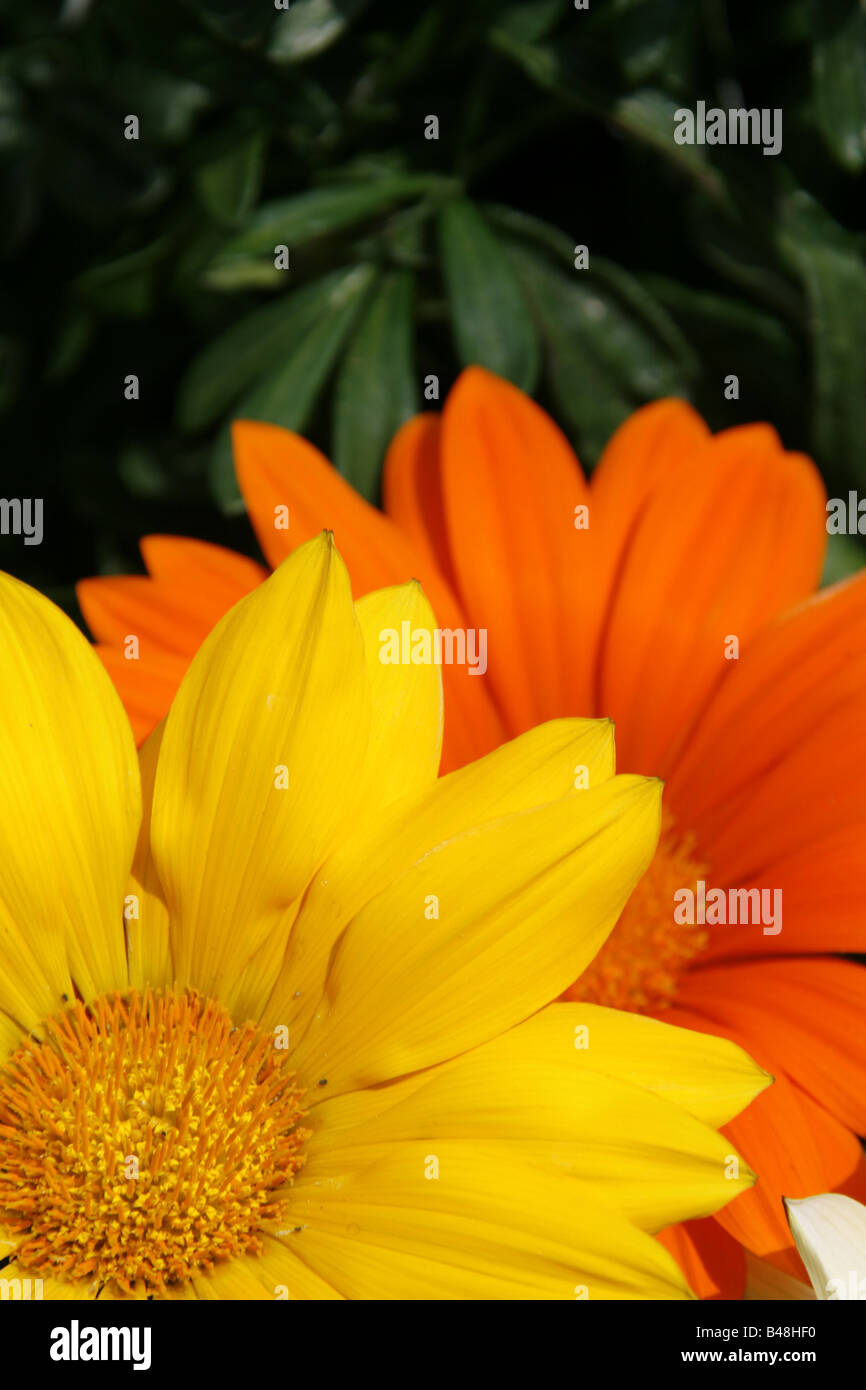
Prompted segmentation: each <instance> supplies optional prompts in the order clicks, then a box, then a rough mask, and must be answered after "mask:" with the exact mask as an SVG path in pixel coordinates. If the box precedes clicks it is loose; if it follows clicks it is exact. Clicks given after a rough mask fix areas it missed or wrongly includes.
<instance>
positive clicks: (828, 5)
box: [812, 0, 866, 174]
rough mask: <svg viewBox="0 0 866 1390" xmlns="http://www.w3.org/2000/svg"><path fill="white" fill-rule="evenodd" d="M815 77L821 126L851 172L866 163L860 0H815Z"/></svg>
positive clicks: (865, 41) (865, 17)
mask: <svg viewBox="0 0 866 1390" xmlns="http://www.w3.org/2000/svg"><path fill="white" fill-rule="evenodd" d="M812 22H813V25H814V34H815V38H814V46H813V49H812V81H813V86H814V93H815V110H816V114H817V118H818V125H819V127H820V130H821V134H822V135H823V137H824V139H825V141H826V142H827V147H828V149H829V150H830V152H831V154H832V155H833V157H834V159H835V160H836V161H837V162H838V163H839V164H841V165H843V166H844V168H846V169H849V170H850V171H851V173H853V174H858V173H859V172H860V170H861V169H862V168H863V166H864V164H866V10H864V9H863V6H862V5H861V4H858V3H857V0H814V3H813V5H812Z"/></svg>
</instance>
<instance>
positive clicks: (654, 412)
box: [580, 398, 710, 714]
mask: <svg viewBox="0 0 866 1390" xmlns="http://www.w3.org/2000/svg"><path fill="white" fill-rule="evenodd" d="M709 438H710V431H709V430H708V428H707V426H706V425H705V424H704V422H703V420H702V419H701V417H700V415H698V413H697V411H696V410H693V409H692V407H691V406H690V405H687V404H686V402H685V401H681V400H677V399H674V398H667V399H664V400H660V401H653V402H652V403H651V404H650V405H644V406H641V407H640V409H639V410H636V411H635V412H634V414H633V415H630V416H629V417H628V419H627V420H625V421H624V422H623V424H622V425H620V427H619V429H618V430H616V432H615V433H614V434H613V435H612V436H611V438H610V441H609V442H608V444H607V446H606V448H605V450H604V453H603V454H602V456H601V458H600V459H599V462H598V465H597V467H596V469H595V471H594V472H593V475H592V479H591V481H590V526H589V530H588V531H587V532H584V533H583V536H582V540H581V547H582V549H584V550H585V552H586V554H585V557H584V558H582V570H583V575H584V579H583V585H584V588H585V590H586V593H585V595H584V598H583V603H582V621H581V628H580V647H581V650H582V651H583V652H584V654H585V662H586V687H585V690H584V692H583V706H584V708H585V711H586V712H587V713H595V714H599V713H601V709H600V707H599V705H598V698H599V695H600V691H599V688H598V684H599V681H598V671H597V660H598V651H599V647H600V644H601V642H602V639H603V635H604V627H605V624H606V622H607V620H608V617H609V615H610V609H611V604H612V601H613V598H614V595H615V593H616V590H617V586H618V583H619V578H620V571H621V569H622V567H623V565H624V562H625V557H626V555H627V553H628V547H629V545H630V544H631V542H632V539H633V537H634V535H635V533H636V531H637V529H638V527H639V525H640V520H641V516H642V513H643V511H644V509H645V507H646V506H647V504H648V503H649V501H650V498H651V497H652V496H653V494H654V493H655V492H656V491H657V490H658V489H659V488H660V487H662V486H663V485H664V484H665V482H666V480H667V479H669V478H670V477H671V476H673V475H675V474H676V472H677V470H678V468H680V467H681V465H682V460H683V459H684V458H689V457H691V456H692V455H693V454H694V453H695V452H696V451H697V449H698V448H699V446H701V445H703V444H704V443H705V442H706V441H707V440H708V439H709Z"/></svg>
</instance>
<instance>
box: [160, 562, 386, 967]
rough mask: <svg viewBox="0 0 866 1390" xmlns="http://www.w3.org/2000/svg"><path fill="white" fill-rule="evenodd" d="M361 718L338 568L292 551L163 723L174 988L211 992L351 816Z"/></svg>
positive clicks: (229, 624)
mask: <svg viewBox="0 0 866 1390" xmlns="http://www.w3.org/2000/svg"><path fill="white" fill-rule="evenodd" d="M369 717H370V710H369V704H368V692H367V684H366V677H365V672H364V655H363V646H362V641H361V636H360V632H359V630H358V624H357V621H356V619H355V611H354V607H353V604H352V598H351V592H350V589H349V578H348V575H347V573H346V568H345V565H344V564H343V562H342V560H341V559H340V557H339V555H338V554H337V552H336V550H335V548H334V545H333V541H332V540H331V538H330V537H322V538H319V539H318V540H315V541H310V542H309V543H308V544H307V545H304V546H301V547H300V548H299V549H298V550H296V551H295V552H294V554H293V555H291V556H290V557H289V559H287V560H286V561H285V562H284V564H283V565H281V566H280V568H279V569H278V570H277V571H275V573H274V574H273V575H272V576H271V577H270V579H268V580H267V581H266V582H265V583H264V584H262V585H261V586H260V587H259V588H258V589H256V590H255V592H254V593H252V594H250V595H249V596H248V597H247V598H245V599H242V600H241V602H240V603H239V604H237V605H236V606H235V607H234V608H233V609H232V610H231V611H230V612H229V613H227V614H226V616H225V617H224V618H223V619H222V620H221V621H220V622H219V623H218V625H217V626H216V627H215V628H214V630H213V632H212V633H211V634H210V635H209V637H208V638H207V639H206V641H205V642H204V644H203V645H202V647H201V648H200V650H199V652H198V654H197V655H196V657H195V659H194V661H193V663H192V665H191V666H190V668H189V671H188V672H187V675H186V676H185V678H184V680H183V683H182V685H181V687H180V690H179V691H178V694H177V697H176V699H175V702H174V704H173V706H172V708H171V710H170V712H169V715H168V718H167V719H166V725H165V732H164V735H163V741H162V749H161V752H160V757H159V763H158V766H157V772H156V786H155V792H154V804H153V819H152V830H151V845H152V852H153V857H154V861H155V863H156V867H157V871H158V873H159V878H160V881H161V883H162V885H163V888H164V890H165V900H166V903H167V905H168V909H169V912H170V914H171V919H172V950H173V955H174V967H175V973H176V978H177V980H178V982H179V983H180V984H184V985H185V984H192V985H195V986H197V987H198V988H200V989H201V990H203V991H204V992H205V993H208V994H219V993H220V991H221V989H223V987H225V986H227V985H228V983H229V982H231V981H232V980H233V979H234V977H235V976H236V975H237V973H238V972H239V971H240V970H242V969H243V967H244V966H245V965H246V964H247V963H248V962H249V960H250V959H251V957H252V956H253V954H254V953H255V952H256V951H257V950H258V949H259V947H260V946H261V945H262V944H263V943H264V941H265V940H266V939H267V937H268V935H269V933H270V932H271V931H272V930H273V929H274V928H276V927H277V926H278V924H279V922H280V920H281V918H282V916H283V914H285V913H286V912H287V911H288V909H289V908H290V907H291V905H292V904H293V902H294V901H295V900H296V899H297V898H298V897H299V896H300V895H301V893H303V891H304V889H305V888H306V886H307V883H308V882H309V879H310V877H311V875H312V874H313V873H314V871H315V870H316V868H317V866H318V865H319V864H320V863H321V861H322V860H323V859H324V858H325V856H326V855H327V854H328V852H329V850H330V849H331V848H332V846H333V844H334V842H335V840H336V839H337V837H338V836H339V834H340V831H341V828H342V825H343V822H344V821H345V820H346V818H347V816H349V815H351V814H352V812H353V810H354V800H353V789H354V787H355V786H356V784H357V781H358V778H359V775H360V771H361V768H362V766H363V762H364V756H365V752H366V745H367V735H368V728H369Z"/></svg>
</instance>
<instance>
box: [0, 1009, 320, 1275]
mask: <svg viewBox="0 0 866 1390" xmlns="http://www.w3.org/2000/svg"><path fill="white" fill-rule="evenodd" d="M43 1030H44V1036H43V1037H42V1038H41V1039H39V1038H35V1037H33V1038H30V1039H28V1041H27V1042H25V1043H24V1044H23V1045H22V1046H21V1047H19V1048H18V1049H17V1051H16V1052H14V1053H13V1054H12V1056H11V1057H10V1058H9V1059H8V1061H7V1062H6V1064H5V1066H4V1067H3V1068H2V1069H0V1226H5V1227H6V1228H7V1229H11V1231H12V1232H13V1233H14V1234H15V1236H16V1237H17V1238H18V1242H19V1243H18V1245H17V1248H16V1251H15V1257H14V1258H15V1260H16V1261H17V1262H18V1263H19V1264H20V1265H21V1266H22V1269H23V1270H24V1271H26V1272H27V1273H28V1274H35V1275H37V1276H43V1277H48V1278H53V1279H60V1280H63V1281H86V1282H87V1284H88V1285H89V1289H88V1292H90V1293H94V1292H97V1291H99V1290H101V1289H102V1288H103V1287H105V1286H109V1289H110V1291H111V1292H116V1291H118V1290H119V1291H120V1292H121V1293H126V1294H131V1293H136V1294H139V1295H140V1296H141V1295H143V1296H151V1295H154V1294H155V1295H157V1296H159V1295H164V1294H165V1293H167V1292H168V1291H169V1289H170V1288H171V1287H172V1286H177V1285H178V1284H181V1283H182V1282H183V1281H185V1280H188V1279H190V1278H192V1276H193V1275H196V1274H198V1273H201V1272H207V1271H209V1270H210V1269H212V1268H213V1266H214V1265H215V1264H216V1263H217V1262H218V1261H220V1260H228V1259H231V1258H233V1257H234V1256H238V1255H242V1254H257V1253H259V1252H260V1250H261V1248H262V1225H263V1223H264V1222H270V1221H273V1220H279V1219H280V1217H281V1215H282V1210H283V1206H284V1198H285V1195H286V1191H287V1188H288V1186H289V1185H290V1184H291V1182H292V1179H293V1177H294V1175H295V1173H296V1172H297V1171H298V1169H299V1168H300V1167H301V1165H302V1164H303V1162H304V1155H303V1153H302V1146H303V1143H304V1141H305V1140H306V1139H307V1138H308V1137H309V1131H307V1130H304V1129H300V1128H299V1127H298V1121H299V1120H300V1119H301V1117H302V1115H303V1113H304V1112H303V1111H302V1109H301V1107H300V1101H301V1097H302V1095H303V1092H302V1091H301V1090H300V1089H299V1088H298V1086H297V1085H296V1084H295V1078H294V1073H293V1072H291V1071H290V1070H289V1069H288V1067H287V1054H286V1052H285V1051H281V1050H279V1049H278V1048H277V1046H276V1040H275V1037H274V1036H273V1035H271V1034H265V1033H261V1032H260V1031H259V1030H258V1029H257V1028H256V1026H255V1025H254V1024H252V1023H245V1024H243V1025H242V1026H240V1027H235V1026H234V1025H233V1024H232V1021H231V1018H230V1017H229V1015H228V1013H227V1012H226V1010H225V1008H224V1007H223V1006H222V1004H218V1003H215V1002H214V1000H212V999H203V998H202V997H201V996H200V995H198V994H196V993H195V992H193V991H185V992H177V993H175V992H174V991H172V990H165V991H153V990H150V989H147V990H144V991H142V992H141V993H139V992H138V991H137V990H132V991H131V992H130V993H129V994H126V995H123V996H121V995H119V994H115V995H105V996H103V997H101V998H99V999H97V1000H95V1001H94V1002H93V1003H92V1004H90V1005H88V1006H86V1007H85V1006H84V1005H83V1004H81V1003H80V1002H76V1003H75V1004H74V1005H72V1006H71V1007H70V1008H69V1009H67V1010H66V1011H65V1012H64V1013H63V1014H62V1015H60V1016H59V1017H56V1018H51V1019H48V1020H47V1022H46V1023H45V1024H44V1025H43Z"/></svg>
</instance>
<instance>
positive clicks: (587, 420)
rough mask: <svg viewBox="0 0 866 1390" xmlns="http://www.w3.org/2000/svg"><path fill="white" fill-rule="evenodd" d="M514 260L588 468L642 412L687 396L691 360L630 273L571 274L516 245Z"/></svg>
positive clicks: (604, 267) (606, 268)
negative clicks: (661, 399)
mask: <svg viewBox="0 0 866 1390" xmlns="http://www.w3.org/2000/svg"><path fill="white" fill-rule="evenodd" d="M509 256H510V257H511V258H512V260H513V263H514V265H515V266H516V268H517V271H518V274H519V276H520V280H521V283H522V285H523V288H524V291H525V293H526V295H527V298H528V299H529V300H530V302H531V304H532V306H533V309H534V311H535V313H536V315H537V318H538V321H539V324H540V327H541V332H542V336H543V338H544V341H545V345H546V347H547V359H546V360H547V372H548V377H549V380H550V385H551V388H552V390H553V394H554V397H555V400H556V404H557V406H558V408H559V411H560V412H561V414H562V417H563V419H564V420H565V422H566V423H567V425H568V427H569V430H570V432H571V434H572V436H573V438H574V439H575V441H576V443H577V444H578V446H579V447H580V449H581V452H582V454H583V455H584V456H585V457H584V462H585V463H587V464H592V463H594V462H595V461H596V459H597V458H598V455H599V454H600V453H601V450H602V448H603V447H604V445H605V444H606V443H607V440H608V439H609V438H610V436H611V434H612V433H613V431H614V430H615V429H616V428H617V426H618V425H620V424H621V423H622V421H623V420H624V419H625V417H626V416H627V415H629V414H630V413H631V411H632V410H634V409H635V408H636V407H637V406H638V405H640V404H642V403H643V402H644V401H646V400H650V399H652V398H654V397H656V396H663V395H685V394H687V392H688V388H689V379H690V371H689V362H690V360H691V359H690V357H689V354H688V353H687V352H686V354H685V357H684V356H683V354H682V352H681V351H674V350H673V345H674V344H679V341H680V340H679V335H678V334H677V333H676V330H675V329H674V336H673V338H671V337H670V332H669V328H670V325H669V324H666V329H665V332H664V333H663V334H660V333H659V315H660V314H662V315H663V311H662V310H661V309H660V308H659V307H658V305H655V307H654V309H653V311H652V313H650V314H648V313H647V312H646V303H647V298H649V296H647V294H646V291H644V290H643V289H642V287H638V291H639V292H638V291H636V290H635V283H636V282H633V281H632V280H631V277H630V276H627V275H626V273H625V272H624V271H621V270H620V269H619V268H618V267H611V266H610V265H609V263H602V270H601V273H599V271H593V270H587V271H572V272H571V274H570V275H568V274H564V273H563V272H562V271H560V270H559V269H557V268H556V267H554V266H552V265H551V264H550V262H549V261H548V260H547V259H546V257H544V256H540V255H538V254H536V252H534V251H530V250H527V249H526V248H525V247H523V246H518V245H516V244H514V245H512V246H509ZM596 261H597V258H596ZM590 264H591V265H592V262H590ZM629 282H631V283H629ZM626 287H627V289H626ZM624 289H626V292H625V293H624V292H623V291H624ZM665 317H666V316H665Z"/></svg>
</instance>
